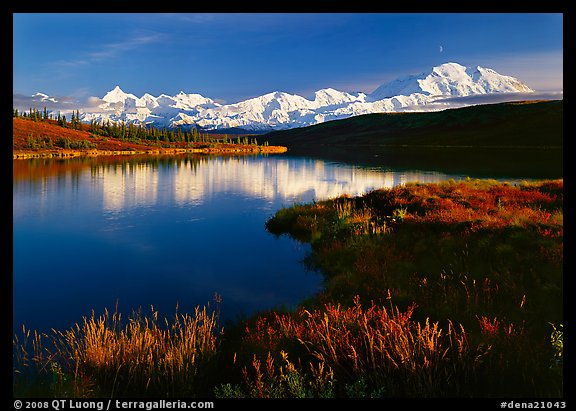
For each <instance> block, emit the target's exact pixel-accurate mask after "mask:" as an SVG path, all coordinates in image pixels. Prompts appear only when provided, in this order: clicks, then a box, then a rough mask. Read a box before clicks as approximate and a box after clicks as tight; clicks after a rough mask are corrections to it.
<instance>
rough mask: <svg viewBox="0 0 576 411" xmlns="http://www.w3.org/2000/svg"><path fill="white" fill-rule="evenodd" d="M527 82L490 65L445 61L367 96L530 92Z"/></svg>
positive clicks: (376, 98) (378, 97) (377, 97)
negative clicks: (466, 64) (502, 73)
mask: <svg viewBox="0 0 576 411" xmlns="http://www.w3.org/2000/svg"><path fill="white" fill-rule="evenodd" d="M532 91H533V90H531V89H530V88H529V87H528V86H526V85H525V84H523V83H522V82H520V81H519V80H518V79H516V78H514V77H510V76H503V75H501V74H498V73H497V72H496V71H494V70H492V69H487V68H483V67H480V66H477V67H476V68H474V69H472V68H470V67H465V66H462V65H461V64H458V63H445V64H442V65H440V66H437V67H433V68H432V70H431V71H429V72H423V73H421V74H419V75H415V76H407V77H403V78H399V79H397V80H394V81H392V82H390V83H387V84H384V85H382V86H380V87H378V88H377V89H376V90H374V92H372V94H370V97H371V99H372V100H380V99H383V98H391V97H393V96H397V95H410V94H414V93H422V94H424V95H427V96H458V97H464V96H469V95H473V94H488V93H510V92H521V93H530V92H532Z"/></svg>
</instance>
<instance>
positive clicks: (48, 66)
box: [13, 13, 563, 103]
mask: <svg viewBox="0 0 576 411" xmlns="http://www.w3.org/2000/svg"><path fill="white" fill-rule="evenodd" d="M562 35H563V15H562V14H561V13H518V14H515V13H503V14H496V13H486V14H484V13H464V14H460V13H438V14H436V13H434V14H432V13H420V14H417V13H414V14H412V13H407V14H406V13H390V14H386V13H384V14H380V13H365V14H361V13H327V14H323V13H311V14H303V13H271V14H265V13H247V14H227V13H215V14H180V13H172V14H170V13H164V14H155V13H143V14H133V13H121V14H110V13H103V14H97V13H81V14H73V13H44V14H31V13H16V14H13V46H14V49H13V93H14V94H15V95H24V96H30V95H32V94H34V93H36V92H42V93H46V94H49V95H51V96H71V97H73V98H77V99H79V100H82V99H87V98H89V97H91V96H97V97H102V96H103V95H104V94H105V93H106V92H107V91H109V90H111V89H112V88H114V86H116V85H119V86H120V87H121V88H122V89H123V90H124V91H125V92H129V93H133V94H135V95H137V96H142V95H143V94H144V93H146V92H148V93H150V94H152V95H155V96H157V95H159V94H161V93H165V94H170V95H174V94H176V93H178V92H179V91H180V90H182V91H184V92H186V93H200V94H202V95H204V96H206V97H210V98H212V99H215V100H217V101H220V102H226V103H233V102H237V101H240V100H243V99H247V98H251V97H256V96H259V95H262V94H265V93H268V92H272V91H285V92H288V93H293V94H299V95H302V96H305V97H309V96H310V95H312V94H313V93H314V91H316V90H319V89H321V88H326V87H333V88H335V89H338V90H342V91H349V92H352V91H363V92H366V93H369V92H372V91H373V90H374V89H376V88H377V87H378V86H379V85H381V84H383V83H386V82H388V81H391V80H394V79H395V78H397V77H399V76H402V75H408V74H417V73H420V72H422V71H425V70H429V69H430V68H431V67H433V66H436V65H439V64H442V63H446V62H457V63H460V64H462V65H464V66H477V65H479V66H482V67H490V68H492V69H494V70H496V71H497V72H499V73H500V74H505V75H510V76H514V77H517V78H518V79H520V80H521V81H523V82H525V83H526V84H527V85H528V86H530V87H531V88H533V89H535V90H536V91H540V92H561V91H562V90H563V78H562V77H563V71H562V64H563V37H562Z"/></svg>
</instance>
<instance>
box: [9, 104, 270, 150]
mask: <svg viewBox="0 0 576 411" xmlns="http://www.w3.org/2000/svg"><path fill="white" fill-rule="evenodd" d="M13 117H14V118H27V119H30V120H32V121H46V120H50V121H52V122H56V123H57V124H58V125H59V126H60V127H64V128H71V129H75V130H82V131H89V132H90V133H92V135H94V136H106V137H114V138H118V139H121V140H122V141H126V142H131V143H141V142H142V141H150V142H155V143H160V142H171V143H174V142H185V143H223V144H240V145H258V140H257V139H256V137H248V136H237V137H236V138H232V137H229V136H228V135H227V134H224V135H211V134H208V133H201V132H199V131H198V130H197V129H196V128H191V129H190V130H183V129H182V128H180V127H178V128H169V129H167V128H157V127H154V126H151V125H135V124H131V123H129V124H126V123H125V122H123V121H122V122H111V121H110V120H106V122H105V123H103V124H97V123H96V121H95V120H92V121H90V123H89V124H84V123H82V121H81V120H80V111H79V110H76V111H72V116H71V119H70V122H68V120H67V119H66V116H63V115H60V113H58V115H57V116H56V117H54V114H52V113H49V112H48V110H47V109H46V107H44V109H43V110H42V111H40V110H38V109H37V108H32V107H31V108H30V109H29V111H28V112H26V111H22V112H20V111H18V109H16V108H14V109H13ZM262 145H263V146H267V145H268V141H265V142H264V144H262Z"/></svg>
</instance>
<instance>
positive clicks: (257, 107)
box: [35, 63, 534, 132]
mask: <svg viewBox="0 0 576 411" xmlns="http://www.w3.org/2000/svg"><path fill="white" fill-rule="evenodd" d="M533 91H534V90H532V89H530V88H529V87H528V86H527V85H526V84H524V83H522V82H521V81H520V80H518V79H516V78H514V77H511V76H506V75H502V74H499V73H497V72H496V71H494V70H492V69H490V68H483V67H480V66H478V67H475V68H471V67H465V66H463V65H460V64H458V63H445V64H442V65H440V66H437V67H433V68H432V69H431V70H430V71H426V72H423V73H420V74H417V75H409V76H404V77H401V78H398V79H396V80H394V81H392V82H390V83H387V84H384V85H382V86H380V87H378V88H377V89H375V90H374V91H373V92H372V93H370V94H366V93H362V92H355V93H348V92H344V91H338V90H335V89H333V88H325V89H321V90H318V91H316V92H315V93H314V95H313V96H311V97H310V98H305V97H302V96H299V95H296V94H289V93H286V92H281V91H276V92H272V93H268V94H264V95H262V96H259V97H255V98H251V99H248V100H244V101H241V102H238V103H233V104H220V103H218V102H216V101H215V100H213V99H211V98H208V97H204V96H202V95H200V94H188V93H185V92H183V91H181V92H180V93H178V94H176V95H175V96H170V95H166V94H161V95H159V96H157V97H156V96H153V95H150V94H148V93H146V94H144V95H143V96H142V97H138V96H136V95H134V94H131V93H126V92H124V91H123V90H122V89H121V88H120V87H119V86H116V87H115V88H114V89H113V90H111V91H109V92H108V93H106V95H104V96H103V97H102V99H101V100H100V101H99V102H98V104H97V105H95V106H93V107H92V108H84V109H83V113H81V119H82V121H84V122H86V123H88V122H90V121H96V122H97V123H100V124H101V123H103V122H106V121H107V120H110V121H112V122H118V121H123V122H126V123H133V124H146V125H154V126H156V127H184V128H191V127H199V128H202V129H204V130H222V129H232V128H236V129H238V128H239V129H243V130H249V131H254V132H267V131H272V130H283V129H291V128H297V127H306V126H310V125H314V124H319V123H323V122H326V121H330V120H338V119H344V118H349V117H353V116H358V115H363V114H371V113H386V112H402V111H434V110H442V109H444V108H447V105H448V103H447V102H446V103H443V101H442V100H444V99H446V98H454V97H467V96H476V95H487V94H495V93H498V94H501V93H532V92H533ZM35 96H37V97H38V98H40V99H42V100H43V101H54V98H52V97H50V96H48V95H46V94H42V93H37V94H36V95H35Z"/></svg>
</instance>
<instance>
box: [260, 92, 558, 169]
mask: <svg viewBox="0 0 576 411" xmlns="http://www.w3.org/2000/svg"><path fill="white" fill-rule="evenodd" d="M563 107H564V106H563V101H562V100H553V101H539V102H534V101H530V102H513V103H499V104H486V105H477V106H471V107H464V108H458V109H449V110H444V111H437V112H418V113H381V114H368V115H363V116H356V117H352V118H348V119H344V120H335V121H330V122H326V123H322V124H318V125H314V126H309V127H305V128H299V129H292V130H283V131H275V132H271V133H267V134H265V135H264V136H262V138H263V139H266V140H267V141H269V143H270V144H274V145H277V144H280V145H283V146H286V147H288V153H289V154H291V155H305V156H315V157H321V158H324V159H329V160H336V161H345V162H354V163H360V164H367V165H371V164H373V165H379V166H382V165H385V166H390V167H407V168H422V169H431V170H440V171H447V172H465V173H471V172H472V171H476V172H477V173H478V174H479V175H486V176H494V175H497V176H500V175H506V176H519V177H534V178H540V177H546V178H559V177H562V176H563V166H562V160H563V159H562V151H563Z"/></svg>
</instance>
